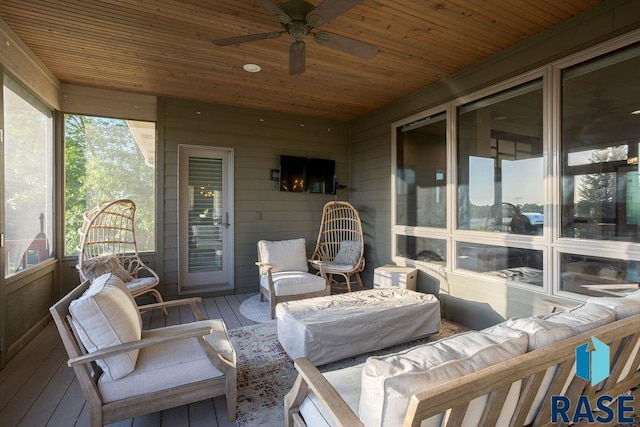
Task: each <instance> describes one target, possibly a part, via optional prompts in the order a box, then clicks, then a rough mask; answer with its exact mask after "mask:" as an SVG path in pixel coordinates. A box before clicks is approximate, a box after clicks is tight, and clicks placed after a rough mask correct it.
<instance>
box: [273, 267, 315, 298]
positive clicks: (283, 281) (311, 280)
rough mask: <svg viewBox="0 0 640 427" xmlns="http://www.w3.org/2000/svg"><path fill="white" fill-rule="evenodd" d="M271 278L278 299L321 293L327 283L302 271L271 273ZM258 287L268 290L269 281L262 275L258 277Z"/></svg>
mask: <svg viewBox="0 0 640 427" xmlns="http://www.w3.org/2000/svg"><path fill="white" fill-rule="evenodd" d="M271 277H272V278H273V287H274V289H275V292H276V296H278V297H282V296H285V295H300V294H308V293H311V292H321V291H323V290H325V288H326V286H327V281H326V280H325V279H324V278H323V277H321V276H316V275H315V274H311V273H307V272H304V271H289V272H285V271H283V272H279V273H273V274H272V275H271ZM260 286H263V287H264V288H265V289H269V280H268V278H267V277H266V276H264V275H263V276H260Z"/></svg>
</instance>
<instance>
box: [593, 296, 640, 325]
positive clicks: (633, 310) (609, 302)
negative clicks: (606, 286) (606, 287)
mask: <svg viewBox="0 0 640 427" xmlns="http://www.w3.org/2000/svg"><path fill="white" fill-rule="evenodd" d="M587 303H589V304H599V305H602V306H605V307H607V308H609V309H611V310H613V311H614V312H615V314H616V320H621V319H626V318H627V317H630V316H633V315H634V314H640V300H638V299H636V298H634V297H625V298H620V297H591V298H589V299H588V300H587Z"/></svg>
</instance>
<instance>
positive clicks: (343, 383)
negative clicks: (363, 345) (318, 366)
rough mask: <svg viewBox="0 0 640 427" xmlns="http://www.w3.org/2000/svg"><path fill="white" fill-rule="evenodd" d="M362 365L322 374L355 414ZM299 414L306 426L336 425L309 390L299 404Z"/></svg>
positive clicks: (326, 426)
mask: <svg viewBox="0 0 640 427" xmlns="http://www.w3.org/2000/svg"><path fill="white" fill-rule="evenodd" d="M363 367H364V364H362V363H361V364H359V365H355V366H351V367H348V368H344V369H337V370H335V371H331V372H327V373H325V374H323V376H324V377H325V378H326V379H327V381H329V384H331V385H332V386H333V388H334V389H336V391H337V392H338V394H339V395H340V396H341V397H342V398H343V399H344V401H345V402H346V403H347V405H349V407H350V408H351V410H352V411H353V412H354V413H355V414H356V415H358V407H359V405H360V378H361V374H362V368H363ZM300 414H301V415H302V417H303V418H304V420H305V423H306V424H307V425H308V426H314V427H329V426H331V427H334V426H335V425H336V424H335V423H334V422H333V420H332V419H331V416H330V415H329V413H328V412H327V410H326V408H325V407H324V405H322V404H321V403H320V401H319V400H318V398H317V397H316V395H315V394H314V393H313V392H310V393H309V395H308V396H307V397H306V398H305V400H304V401H303V402H302V403H301V404H300Z"/></svg>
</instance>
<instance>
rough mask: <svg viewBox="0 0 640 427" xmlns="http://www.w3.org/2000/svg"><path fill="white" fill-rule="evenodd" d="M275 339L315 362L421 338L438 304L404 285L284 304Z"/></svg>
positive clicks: (433, 326)
mask: <svg viewBox="0 0 640 427" xmlns="http://www.w3.org/2000/svg"><path fill="white" fill-rule="evenodd" d="M276 318H277V326H278V340H279V341H280V344H281V345H282V347H283V348H284V350H285V351H286V352H287V354H288V355H289V356H290V357H291V358H292V359H293V360H295V359H297V358H298V357H306V358H308V359H309V360H311V362H312V363H314V364H315V365H316V366H319V365H323V364H325V363H329V362H334V361H336V360H340V359H344V358H347V357H351V356H355V355H357V354H362V353H366V352H369V351H373V350H380V349H382V348H385V347H389V346H392V345H396V344H400V343H403V342H407V341H411V340H414V339H417V338H422V337H425V336H428V335H431V334H435V333H436V332H438V331H439V330H440V302H439V301H438V299H437V298H436V297H435V296H433V295H429V294H423V293H420V292H415V291H411V290H408V289H372V290H367V291H359V292H351V293H348V294H339V295H331V296H326V297H317V298H308V299H304V300H298V301H289V302H283V303H281V304H278V305H277V306H276Z"/></svg>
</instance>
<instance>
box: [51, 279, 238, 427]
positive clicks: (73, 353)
mask: <svg viewBox="0 0 640 427" xmlns="http://www.w3.org/2000/svg"><path fill="white" fill-rule="evenodd" d="M89 285H90V283H89V281H85V282H83V283H82V284H80V285H79V286H78V287H77V288H75V289H74V290H73V291H71V292H70V293H69V294H67V295H66V296H65V297H63V298H62V299H61V300H60V301H58V302H57V303H56V304H54V305H53V306H52V307H51V308H50V309H49V311H50V312H51V315H52V317H53V319H54V321H55V323H56V326H57V328H58V331H59V333H60V336H61V338H62V342H63V344H64V347H65V349H66V351H67V354H68V356H69V360H68V362H67V364H68V366H70V367H72V368H73V370H74V371H75V374H76V377H77V378H78V382H79V384H80V388H81V389H82V393H83V394H84V397H85V398H86V400H87V404H88V406H89V411H90V420H91V426H102V425H104V424H110V423H114V422H116V421H121V420H124V419H128V418H131V417H135V416H139V415H143V414H148V413H153V412H158V411H162V410H165V409H169V408H173V407H176V406H181V405H185V404H188V403H192V402H198V401H201V400H204V399H209V398H213V397H216V396H222V395H226V399H227V411H228V415H229V420H231V421H234V420H235V418H236V408H237V404H236V400H237V388H236V387H237V386H236V375H237V373H236V353H235V350H233V351H232V353H231V358H230V360H228V359H227V358H225V357H224V356H223V355H222V354H220V353H218V352H217V351H216V350H215V349H214V348H213V347H211V345H209V344H208V342H207V341H206V340H205V338H204V336H206V335H208V334H211V333H212V331H213V326H212V321H210V320H207V317H206V316H205V315H204V314H203V313H202V312H201V311H200V310H199V309H198V306H197V305H196V304H198V303H201V301H202V300H201V298H199V297H197V298H186V299H180V300H175V301H167V302H162V303H154V304H148V305H145V306H141V307H139V309H140V310H143V309H144V310H153V309H161V310H163V309H166V308H168V307H176V306H181V305H189V306H190V307H191V310H192V312H193V315H194V317H195V319H196V321H195V322H192V323H187V324H183V325H175V326H168V327H164V328H159V329H162V330H163V331H162V334H159V335H157V336H153V337H146V338H143V339H140V340H138V341H134V342H129V343H125V344H120V345H116V346H113V347H110V348H105V349H102V350H98V351H95V352H92V353H87V351H86V349H85V348H84V346H83V345H82V343H81V341H80V339H79V338H78V334H77V332H76V331H75V328H74V327H73V325H72V323H71V315H70V314H69V305H70V304H71V302H72V301H73V300H75V299H77V298H79V297H80V296H82V294H83V293H84V291H85V290H86V289H87V288H88V287H89ZM156 330H158V329H156ZM189 338H197V340H198V343H199V344H200V347H201V348H202V349H203V351H204V353H205V354H206V356H207V358H208V359H209V361H210V362H211V364H212V365H213V366H215V367H216V368H217V369H218V370H219V371H221V372H222V373H223V374H224V375H223V376H220V377H217V378H213V379H203V380H201V381H198V382H195V383H188V384H185V385H180V386H176V387H172V388H169V389H165V390H162V391H158V392H155V393H151V394H147V395H142V396H135V397H131V398H127V399H121V400H117V401H114V402H108V403H104V402H103V399H102V397H101V395H100V391H99V389H98V385H97V382H98V379H99V377H100V375H101V374H102V370H101V369H100V368H99V367H98V365H97V364H96V363H95V361H96V359H102V358H104V357H106V356H109V355H114V354H118V353H125V352H128V351H131V350H135V349H141V348H146V347H153V346H157V345H159V344H163V343H166V342H170V341H176V340H184V339H189Z"/></svg>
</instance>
